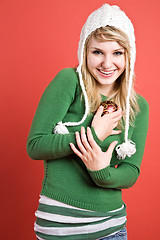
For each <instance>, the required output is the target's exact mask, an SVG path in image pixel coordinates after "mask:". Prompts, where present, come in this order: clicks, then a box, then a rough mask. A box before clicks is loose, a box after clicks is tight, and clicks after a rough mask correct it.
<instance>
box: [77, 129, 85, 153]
mask: <svg viewBox="0 0 160 240" xmlns="http://www.w3.org/2000/svg"><path fill="white" fill-rule="evenodd" d="M75 134H76V142H77V145H78V147H79V150H80V151H81V152H82V154H85V153H86V149H85V148H84V146H83V144H82V142H81V138H80V134H79V132H75Z"/></svg>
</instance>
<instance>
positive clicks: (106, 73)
mask: <svg viewBox="0 0 160 240" xmlns="http://www.w3.org/2000/svg"><path fill="white" fill-rule="evenodd" d="M99 71H100V72H101V73H103V74H105V75H109V74H111V73H113V72H114V70H113V71H110V72H104V71H102V70H100V69H99Z"/></svg>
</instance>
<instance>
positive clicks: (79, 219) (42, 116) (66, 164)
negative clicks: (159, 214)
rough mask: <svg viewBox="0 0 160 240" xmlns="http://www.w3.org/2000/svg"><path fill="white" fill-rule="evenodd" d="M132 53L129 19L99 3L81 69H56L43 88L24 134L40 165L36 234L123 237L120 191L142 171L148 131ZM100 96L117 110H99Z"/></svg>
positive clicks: (86, 32) (82, 46)
mask: <svg viewBox="0 0 160 240" xmlns="http://www.w3.org/2000/svg"><path fill="white" fill-rule="evenodd" d="M135 54H136V50H135V38H134V29H133V25H132V23H131V22H130V20H129V19H128V17H127V16H126V15H125V13H124V12H123V11H121V10H120V9H119V7H117V6H110V5H108V4H104V5H103V6H102V7H101V8H99V9H98V10H96V11H95V12H93V13H92V14H91V15H90V16H89V17H88V19H87V21H86V23H85V25H84V26H83V29H82V32H81V36H80V42H79V49H78V59H79V65H78V68H77V69H74V68H66V69H63V70H61V71H60V72H59V73H58V74H57V76H56V77H55V78H54V79H53V81H52V82H51V83H50V84H49V86H48V87H47V89H46V90H45V92H44V94H43V96H42V98H41V100H40V103H39V105H38V108H37V111H36V113H35V116H34V119H33V123H32V126H31V130H30V133H29V136H28V140H27V151H28V154H29V156H30V157H31V158H32V159H39V160H40V159H43V160H44V168H45V176H44V180H43V186H42V191H41V195H40V200H39V207H38V210H37V211H36V214H35V215H36V217H37V220H36V222H35V232H36V236H37V239H46V240H47V239H65V240H66V239H71V240H76V239H84V240H86V239H90V240H95V239H101V240H102V239H103V240H104V239H106V240H107V239H119V240H122V239H123V240H126V239H127V231H126V206H125V204H124V202H123V200H122V195H121V189H124V188H129V187H132V186H133V184H134V183H135V182H136V180H137V178H138V176H139V173H140V165H141V161H142V156H143V152H144V146H145V140H146V135H147V129H148V104H147V102H146V100H145V99H144V98H143V97H142V96H140V95H138V94H136V93H135V90H134V85H133V81H132V80H134V62H135ZM105 100H112V101H113V102H115V103H116V104H117V105H118V110H117V111H115V112H112V113H109V114H105V115H103V114H102V113H103V107H102V106H100V107H99V105H100V104H101V102H103V101H105ZM123 140H125V141H124V142H123ZM117 144H118V146H116V145H117ZM115 146H116V149H115Z"/></svg>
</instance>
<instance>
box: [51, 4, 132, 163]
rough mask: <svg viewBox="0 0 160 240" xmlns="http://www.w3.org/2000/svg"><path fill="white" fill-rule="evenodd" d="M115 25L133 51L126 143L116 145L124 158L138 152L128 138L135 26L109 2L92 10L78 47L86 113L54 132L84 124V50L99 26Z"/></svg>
mask: <svg viewBox="0 0 160 240" xmlns="http://www.w3.org/2000/svg"><path fill="white" fill-rule="evenodd" d="M107 25H108V26H113V27H116V28H118V29H120V30H122V31H123V32H125V33H126V34H127V36H128V38H129V42H130V47H131V52H130V75H129V82H128V94H127V98H126V119H125V120H126V121H125V141H124V143H122V144H120V145H118V146H117V147H116V151H117V157H118V158H119V159H124V158H125V157H126V156H128V157H130V156H131V155H133V154H134V153H135V152H136V146H135V143H134V142H132V141H131V140H129V139H128V131H129V113H130V92H131V87H132V79H133V74H134V64H135V58H136V47H135V35H134V27H133V25H132V23H131V21H130V19H129V18H128V17H127V16H126V14H125V13H124V12H123V11H122V10H121V9H120V8H119V7H118V6H115V5H113V6H111V5H109V4H104V5H102V7H100V8H99V9H97V10H95V11H94V12H92V13H91V14H90V15H89V17H88V18H87V21H86V22H85V24H84V26H83V28H82V31H81V34H80V41H79V47H78V61H79V65H78V67H77V72H78V75H79V81H80V85H81V88H82V92H83V94H84V99H85V113H84V116H83V117H82V119H81V120H80V121H79V122H66V123H62V122H59V123H58V124H57V126H56V127H55V129H54V133H57V134H68V133H69V131H68V129H67V126H77V125H80V124H82V123H83V122H84V121H85V119H86V117H87V115H88V113H89V103H88V97H87V93H86V90H85V87H84V83H83V77H82V72H81V69H82V64H83V52H84V45H85V42H86V39H87V38H88V36H89V35H90V34H91V33H92V32H93V31H95V30H96V29H97V28H100V27H105V26H107Z"/></svg>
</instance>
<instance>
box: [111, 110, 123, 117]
mask: <svg viewBox="0 0 160 240" xmlns="http://www.w3.org/2000/svg"><path fill="white" fill-rule="evenodd" d="M109 114H110V116H111V117H112V118H117V117H119V116H120V115H121V114H122V108H119V109H118V110H117V111H115V112H112V113H109Z"/></svg>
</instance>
